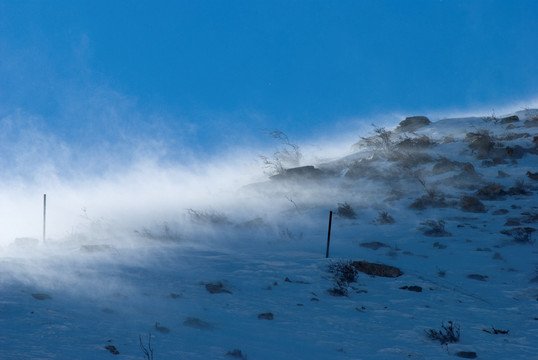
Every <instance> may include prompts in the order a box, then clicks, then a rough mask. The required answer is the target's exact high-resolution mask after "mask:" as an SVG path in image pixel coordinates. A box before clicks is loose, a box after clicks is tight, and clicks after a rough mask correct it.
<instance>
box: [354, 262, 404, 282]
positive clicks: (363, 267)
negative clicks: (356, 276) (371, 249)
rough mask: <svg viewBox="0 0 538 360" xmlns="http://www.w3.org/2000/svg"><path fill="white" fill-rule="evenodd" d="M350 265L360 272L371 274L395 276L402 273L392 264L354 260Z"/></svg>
mask: <svg viewBox="0 0 538 360" xmlns="http://www.w3.org/2000/svg"><path fill="white" fill-rule="evenodd" d="M352 265H353V266H354V267H355V268H356V269H357V270H358V271H360V272H362V273H365V274H368V275H372V276H381V277H389V278H395V277H398V276H401V275H403V272H402V271H401V270H400V269H398V268H397V267H394V266H389V265H383V264H374V263H370V262H367V261H354V262H353V263H352Z"/></svg>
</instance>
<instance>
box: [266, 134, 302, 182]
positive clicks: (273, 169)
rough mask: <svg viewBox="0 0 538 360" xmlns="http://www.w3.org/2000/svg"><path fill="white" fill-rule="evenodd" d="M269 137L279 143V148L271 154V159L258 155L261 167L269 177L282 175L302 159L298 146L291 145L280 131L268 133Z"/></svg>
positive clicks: (297, 164)
mask: <svg viewBox="0 0 538 360" xmlns="http://www.w3.org/2000/svg"><path fill="white" fill-rule="evenodd" d="M268 134H269V136H271V137H272V138H273V139H275V140H277V141H279V142H280V143H281V147H280V148H279V149H278V150H277V151H275V152H274V153H273V156H272V157H267V156H264V155H260V158H261V159H262V162H263V166H264V167H265V168H266V169H268V171H269V173H270V174H271V175H283V174H285V173H286V169H287V168H291V167H297V166H299V165H300V163H301V159H302V157H303V155H302V153H301V150H300V148H299V146H298V145H296V144H294V143H292V142H291V141H290V139H289V138H288V136H287V135H286V134H285V133H284V132H282V131H280V130H273V131H270V132H268Z"/></svg>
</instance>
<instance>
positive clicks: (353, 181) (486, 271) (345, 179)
mask: <svg viewBox="0 0 538 360" xmlns="http://www.w3.org/2000/svg"><path fill="white" fill-rule="evenodd" d="M537 129H538V111H536V110H525V111H519V112H516V113H514V114H508V115H506V116H503V117H499V118H496V117H494V116H486V117H483V118H482V117H477V118H462V119H443V120H439V121H435V122H432V123H430V122H429V120H428V119H425V118H421V117H414V118H408V119H406V120H405V121H403V122H402V123H400V124H399V125H398V126H395V127H394V128H393V129H383V128H377V129H375V131H374V132H373V133H372V134H370V135H365V136H364V137H363V138H362V139H361V140H360V141H358V142H357V143H356V144H349V145H350V147H352V149H353V150H352V151H351V152H350V153H349V154H343V155H342V157H340V158H339V159H334V160H331V161H326V162H323V163H312V164H303V165H305V167H298V168H292V169H289V168H286V167H285V166H275V167H273V169H274V170H278V171H277V172H278V173H277V174H276V176H273V177H272V178H270V179H269V178H268V179H266V180H265V181H262V182H258V183H254V184H250V185H248V186H244V187H241V188H240V189H237V190H236V191H233V193H231V194H225V197H226V201H223V200H220V199H218V198H215V199H214V202H213V203H212V206H209V207H204V208H190V209H189V210H187V211H184V212H183V213H181V214H179V213H178V214H177V218H176V219H175V220H173V221H170V220H169V219H163V222H150V223H137V224H135V225H132V224H131V225H132V227H130V228H127V230H125V227H123V228H122V230H121V231H120V230H118V229H117V228H114V230H113V231H112V230H111V229H112V228H113V226H110V225H111V224H110V223H106V221H104V220H99V221H92V222H90V225H88V226H87V227H86V228H84V229H82V230H81V229H78V230H77V231H76V232H73V233H71V234H69V235H68V236H65V237H62V238H55V239H48V241H47V243H46V244H42V243H41V242H40V241H38V240H35V239H31V238H18V239H16V240H14V241H12V239H9V241H7V240H6V239H2V240H3V242H2V243H3V244H4V245H3V246H2V248H0V269H1V270H0V328H1V329H2V330H1V331H0V348H1V349H2V350H1V352H0V357H1V358H2V359H106V358H110V359H114V358H117V359H144V358H146V359H148V358H149V359H234V358H235V359H246V358H248V359H252V360H254V359H451V358H455V357H464V358H474V357H476V358H479V359H538V355H537V354H538V249H537V247H536V242H535V240H536V237H537V236H538V235H537V234H536V227H537V223H538V179H536V178H537V177H538V175H535V174H536V173H537V172H538V137H537V136H538V131H537ZM281 154H282V153H281ZM266 160H267V159H266ZM280 160H283V159H279V158H278V156H277V157H276V158H271V159H268V161H270V162H271V161H273V162H275V161H276V162H278V161H280ZM273 164H274V163H273ZM274 165H282V163H280V164H274ZM165 190H166V188H163V191H165ZM177 201H178V202H180V201H181V199H177ZM232 203H233V206H231V205H230V204H232ZM188 206H192V205H188ZM149 208H151V207H148V209H149ZM232 208H233V211H230V209H232ZM151 209H152V208H151ZM125 211H126V212H128V211H129V209H128V208H126V209H125ZM152 211H153V209H152ZM329 211H334V218H333V222H332V233H331V247H330V258H329V259H326V258H325V251H326V240H327V225H328V220H329ZM154 215H155V214H152V216H150V214H148V218H150V217H151V218H155V216H154ZM21 236H24V234H22V235H21ZM353 261H367V262H370V263H377V264H382V265H388V266H393V267H397V268H398V269H400V270H401V272H402V273H403V274H402V275H400V276H398V277H382V276H372V275H368V274H366V273H363V272H360V271H359V269H357V267H354V265H353ZM354 264H355V265H357V264H358V263H356V262H355V263H354ZM360 270H364V269H362V268H361V269H360ZM345 275H347V277H346V276H345ZM450 324H452V329H453V330H454V331H455V333H454V336H453V338H452V339H450V336H449V335H451V334H449V333H447V331H446V329H449V328H450V326H451V325H450ZM443 326H444V327H445V328H443ZM458 329H459V336H458V331H457V330H458ZM430 330H433V333H432V332H431V331H430ZM443 339H447V340H454V342H448V343H443V342H444V341H443ZM456 340H457V341H456ZM144 349H145V350H146V351H147V353H145V352H144ZM151 350H152V351H153V352H151Z"/></svg>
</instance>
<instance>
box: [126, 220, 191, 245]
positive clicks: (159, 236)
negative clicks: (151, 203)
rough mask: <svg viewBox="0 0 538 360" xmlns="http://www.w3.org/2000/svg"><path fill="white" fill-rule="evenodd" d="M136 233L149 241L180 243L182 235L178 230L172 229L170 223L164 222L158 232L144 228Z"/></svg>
mask: <svg viewBox="0 0 538 360" xmlns="http://www.w3.org/2000/svg"><path fill="white" fill-rule="evenodd" d="M135 233H136V234H138V235H139V236H141V237H143V238H145V239H148V240H157V241H180V240H181V235H180V233H179V232H178V231H177V230H174V229H172V227H171V226H170V224H169V223H168V222H166V221H165V222H163V223H162V224H161V226H159V227H158V228H157V229H156V230H150V229H148V228H145V227H143V228H142V229H141V230H135Z"/></svg>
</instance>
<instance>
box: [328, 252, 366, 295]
mask: <svg viewBox="0 0 538 360" xmlns="http://www.w3.org/2000/svg"><path fill="white" fill-rule="evenodd" d="M328 271H329V273H331V274H334V281H335V283H336V284H335V287H334V288H332V289H330V290H329V291H328V292H329V294H331V295H333V296H347V295H348V288H349V284H350V283H353V282H355V281H356V279H357V275H358V273H359V272H358V270H357V268H355V266H353V263H352V262H351V261H350V260H341V261H337V262H333V263H331V264H330V265H329V268H328Z"/></svg>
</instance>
